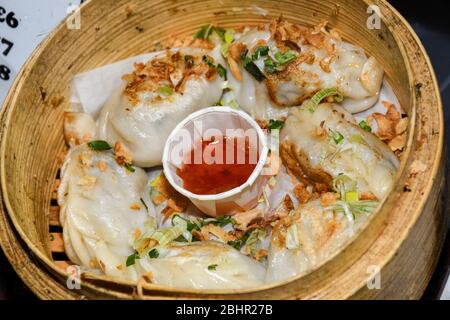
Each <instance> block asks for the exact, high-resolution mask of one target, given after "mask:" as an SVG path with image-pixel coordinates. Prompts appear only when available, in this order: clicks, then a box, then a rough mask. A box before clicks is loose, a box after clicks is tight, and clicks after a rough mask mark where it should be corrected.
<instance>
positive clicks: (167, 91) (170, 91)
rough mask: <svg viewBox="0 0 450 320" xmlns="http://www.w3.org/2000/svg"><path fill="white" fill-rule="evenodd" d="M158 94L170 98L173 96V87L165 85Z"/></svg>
mask: <svg viewBox="0 0 450 320" xmlns="http://www.w3.org/2000/svg"><path fill="white" fill-rule="evenodd" d="M158 92H159V93H160V94H163V95H165V96H170V95H172V94H173V89H172V88H171V87H169V86H167V85H165V86H162V87H161V88H159V90H158Z"/></svg>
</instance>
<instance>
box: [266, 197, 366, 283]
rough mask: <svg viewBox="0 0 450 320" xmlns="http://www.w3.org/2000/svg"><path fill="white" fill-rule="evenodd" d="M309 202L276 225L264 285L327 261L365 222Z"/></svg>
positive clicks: (362, 218) (318, 201) (319, 202)
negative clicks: (353, 219) (352, 219)
mask: <svg viewBox="0 0 450 320" xmlns="http://www.w3.org/2000/svg"><path fill="white" fill-rule="evenodd" d="M321 202H322V201H321V200H319V199H317V200H313V201H311V202H308V203H306V204H304V205H302V206H300V207H299V208H298V209H297V210H295V211H291V213H290V214H289V215H288V216H286V217H284V218H282V219H280V220H279V221H277V222H276V223H275V225H274V228H273V230H272V234H271V241H270V249H269V255H268V260H267V275H266V281H267V282H273V281H280V280H283V279H287V278H290V277H293V276H295V275H298V274H300V273H303V272H305V271H307V270H309V269H311V268H312V267H314V266H315V265H317V264H319V263H321V262H322V261H325V260H327V259H328V258H330V257H331V256H332V255H333V254H334V253H336V252H337V250H338V249H339V248H340V247H341V246H343V245H344V244H345V243H346V242H347V240H348V239H349V238H351V236H352V235H353V234H354V232H355V230H356V229H357V228H359V226H360V225H361V223H362V222H364V221H365V220H366V216H365V215H361V214H359V215H357V216H356V220H355V221H350V220H349V219H347V217H346V216H345V214H343V213H342V212H339V211H336V210H332V209H334V208H331V209H328V208H327V207H324V206H322V204H321Z"/></svg>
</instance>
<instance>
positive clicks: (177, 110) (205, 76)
mask: <svg viewBox="0 0 450 320" xmlns="http://www.w3.org/2000/svg"><path fill="white" fill-rule="evenodd" d="M220 62H221V55H220V53H218V52H217V51H216V50H213V51H209V50H203V49H192V48H184V49H180V50H179V51H175V52H172V51H167V52H165V53H163V54H161V55H159V56H157V57H155V58H153V59H151V60H150V61H148V62H147V63H146V64H143V63H141V64H136V65H135V70H134V72H133V73H132V74H129V75H126V76H125V77H124V81H125V83H124V86H123V88H122V89H121V90H119V91H117V92H115V93H114V94H113V95H112V96H111V97H110V99H109V100H108V101H107V102H106V104H105V106H104V107H103V109H102V111H101V114H100V118H99V137H100V139H103V140H106V141H108V142H109V143H110V144H114V143H115V142H117V141H120V142H121V143H122V144H123V145H124V147H125V148H126V149H127V150H128V151H129V153H130V154H131V156H132V158H133V162H134V163H135V164H136V165H138V166H141V167H152V166H155V165H159V164H161V158H162V152H163V148H164V143H165V141H166V138H167V137H168V135H169V134H170V132H171V131H172V129H174V128H175V126H176V125H177V124H178V123H179V122H180V121H181V120H183V119H184V118H185V117H186V116H188V115H189V114H190V113H192V112H194V111H197V110H199V109H201V108H204V107H208V106H211V105H215V104H216V103H217V102H218V101H219V100H220V97H221V95H222V90H223V84H224V80H223V79H222V78H221V77H220V75H219V74H218V71H217V68H216V66H217V64H218V63H220ZM222 64H224V63H223V62H222Z"/></svg>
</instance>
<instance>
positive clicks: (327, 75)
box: [228, 22, 384, 120]
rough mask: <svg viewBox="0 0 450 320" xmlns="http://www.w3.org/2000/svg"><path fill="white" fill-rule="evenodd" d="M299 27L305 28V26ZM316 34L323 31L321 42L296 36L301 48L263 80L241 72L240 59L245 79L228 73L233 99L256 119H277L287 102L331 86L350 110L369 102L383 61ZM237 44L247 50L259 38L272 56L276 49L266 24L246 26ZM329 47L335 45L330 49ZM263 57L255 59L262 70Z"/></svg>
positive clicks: (378, 86) (378, 87) (377, 86)
mask: <svg viewBox="0 0 450 320" xmlns="http://www.w3.org/2000/svg"><path fill="white" fill-rule="evenodd" d="M281 23H282V24H285V22H281ZM288 25H291V24H288ZM299 28H300V27H299ZM303 30H304V31H303V32H307V31H305V30H307V29H305V28H303ZM319 34H320V35H323V39H324V40H323V41H324V42H323V43H324V44H321V46H319V45H316V46H313V45H311V44H309V43H307V42H305V41H304V40H301V39H302V38H301V37H300V38H299V40H297V42H296V45H297V46H298V48H300V52H299V53H298V55H299V57H298V58H297V59H296V60H294V61H293V62H291V63H289V64H287V67H286V68H285V69H284V70H283V71H281V72H278V73H275V74H268V73H267V72H266V73H265V75H266V80H264V81H262V82H258V81H257V80H256V79H255V78H254V77H253V76H252V75H250V74H249V73H248V72H247V71H245V70H244V68H243V67H242V63H240V64H239V69H240V73H241V75H242V78H243V79H242V80H241V81H238V80H237V79H236V78H235V77H234V76H233V74H232V73H231V72H229V73H228V79H229V86H230V87H231V89H232V90H233V91H234V96H235V99H236V102H237V103H238V104H239V105H240V106H241V107H242V108H243V109H244V110H245V111H247V112H248V113H250V114H252V115H253V116H254V117H256V118H258V119H261V120H268V119H272V118H278V119H279V118H282V117H284V116H286V114H287V111H288V109H289V108H288V107H290V106H296V105H300V104H301V103H302V102H303V101H304V100H305V99H308V98H310V97H311V96H312V95H313V94H314V93H316V92H317V91H318V90H320V89H324V88H331V87H335V88H337V89H338V90H339V91H340V92H341V93H342V94H343V96H344V98H345V99H344V101H343V102H342V105H343V106H344V107H345V108H346V109H347V110H348V111H350V112H351V113H357V112H361V111H364V110H366V109H368V108H370V107H371V106H373V105H374V104H375V103H376V102H377V100H378V97H379V94H380V91H381V85H382V80H383V74H384V71H383V69H382V67H381V65H380V64H379V63H378V62H377V61H376V59H375V58H373V57H369V58H368V57H367V56H366V55H365V53H364V50H362V49H361V48H359V47H357V46H354V45H352V44H349V43H347V42H344V41H342V40H340V39H337V38H333V37H331V36H330V35H329V34H327V33H325V32H323V31H321V32H320V33H319ZM237 43H242V44H244V45H245V46H246V47H247V49H248V50H249V55H251V54H252V53H253V52H254V51H255V50H256V49H257V48H258V47H259V46H261V43H266V45H267V46H268V47H269V48H270V50H271V53H270V54H269V55H270V56H272V57H273V55H274V53H275V52H278V51H279V50H280V49H279V48H278V42H277V41H276V40H275V39H274V38H273V37H272V35H271V32H270V31H269V30H267V28H266V29H265V30H258V29H251V30H248V31H247V32H244V33H243V35H242V36H241V37H240V38H239V39H238V40H237ZM291 43H292V41H291ZM330 48H334V51H332V50H331V49H330ZM330 51H331V52H330ZM266 58H267V56H263V57H260V58H259V59H257V60H256V61H255V64H256V65H257V66H258V67H259V69H260V70H262V71H264V69H265V68H264V60H265V59H266Z"/></svg>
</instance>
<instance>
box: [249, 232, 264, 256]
mask: <svg viewBox="0 0 450 320" xmlns="http://www.w3.org/2000/svg"><path fill="white" fill-rule="evenodd" d="M265 236H266V230H265V229H263V228H258V229H254V230H253V231H252V232H251V233H250V236H249V237H248V239H247V241H246V242H245V245H246V246H248V247H249V248H250V253H251V254H252V256H255V255H256V249H257V246H258V243H259V242H261V241H263V240H264V238H265Z"/></svg>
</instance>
